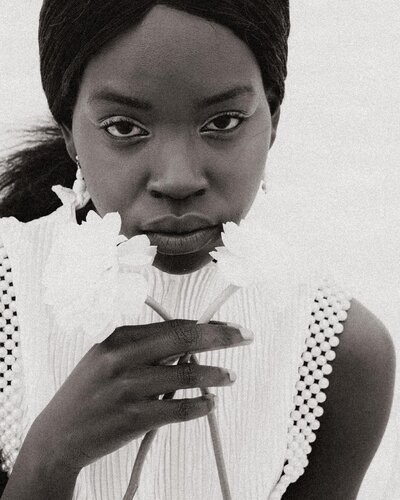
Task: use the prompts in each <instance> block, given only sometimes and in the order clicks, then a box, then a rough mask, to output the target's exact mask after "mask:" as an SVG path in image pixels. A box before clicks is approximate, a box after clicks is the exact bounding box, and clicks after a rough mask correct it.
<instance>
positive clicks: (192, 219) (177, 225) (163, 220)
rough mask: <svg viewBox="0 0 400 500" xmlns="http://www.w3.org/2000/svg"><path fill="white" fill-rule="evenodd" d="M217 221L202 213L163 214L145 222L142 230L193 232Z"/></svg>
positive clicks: (177, 232)
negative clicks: (176, 215)
mask: <svg viewBox="0 0 400 500" xmlns="http://www.w3.org/2000/svg"><path fill="white" fill-rule="evenodd" d="M216 225H218V222H216V221H213V220H211V219H209V218H208V217H205V216H204V215H200V214H195V213H189V214H185V215H183V216H182V217H175V216H173V215H164V216H162V217H159V218H157V219H154V220H152V221H150V222H147V223H146V224H145V225H144V226H143V228H142V230H143V232H145V233H147V232H151V233H168V234H171V233H172V234H175V235H176V234H182V233H193V232H195V231H198V230H200V229H205V228H209V227H214V226H216Z"/></svg>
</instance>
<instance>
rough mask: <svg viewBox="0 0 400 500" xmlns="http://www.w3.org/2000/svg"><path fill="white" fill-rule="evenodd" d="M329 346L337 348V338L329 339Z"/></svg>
mask: <svg viewBox="0 0 400 500" xmlns="http://www.w3.org/2000/svg"><path fill="white" fill-rule="evenodd" d="M329 344H330V345H331V346H332V347H337V346H338V345H339V339H338V338H337V337H331V338H330V339H329Z"/></svg>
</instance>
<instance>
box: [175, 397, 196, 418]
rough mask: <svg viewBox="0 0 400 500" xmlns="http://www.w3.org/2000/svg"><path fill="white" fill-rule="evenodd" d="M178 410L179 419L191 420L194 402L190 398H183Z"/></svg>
mask: <svg viewBox="0 0 400 500" xmlns="http://www.w3.org/2000/svg"><path fill="white" fill-rule="evenodd" d="M176 412H177V418H178V420H180V421H186V420H190V418H191V416H192V413H193V403H192V402H191V401H190V400H185V399H183V400H182V401H180V402H179V404H178V406H177V410H176Z"/></svg>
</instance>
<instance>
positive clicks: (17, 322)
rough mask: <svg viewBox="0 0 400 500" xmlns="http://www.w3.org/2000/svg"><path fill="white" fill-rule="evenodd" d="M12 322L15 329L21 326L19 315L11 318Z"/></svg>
mask: <svg viewBox="0 0 400 500" xmlns="http://www.w3.org/2000/svg"><path fill="white" fill-rule="evenodd" d="M11 324H12V326H13V327H14V329H15V328H16V327H17V326H19V321H18V316H13V317H12V318H11Z"/></svg>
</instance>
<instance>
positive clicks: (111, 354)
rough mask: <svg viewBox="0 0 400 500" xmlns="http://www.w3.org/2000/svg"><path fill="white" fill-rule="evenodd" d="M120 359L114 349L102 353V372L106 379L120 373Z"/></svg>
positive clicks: (113, 377)
mask: <svg viewBox="0 0 400 500" xmlns="http://www.w3.org/2000/svg"><path fill="white" fill-rule="evenodd" d="M121 371H122V367H121V360H120V358H119V356H118V355H117V353H116V352H115V351H109V350H108V351H106V352H104V353H103V355H102V372H103V374H104V376H105V377H106V378H108V379H115V378H118V377H119V376H120V375H121Z"/></svg>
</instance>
